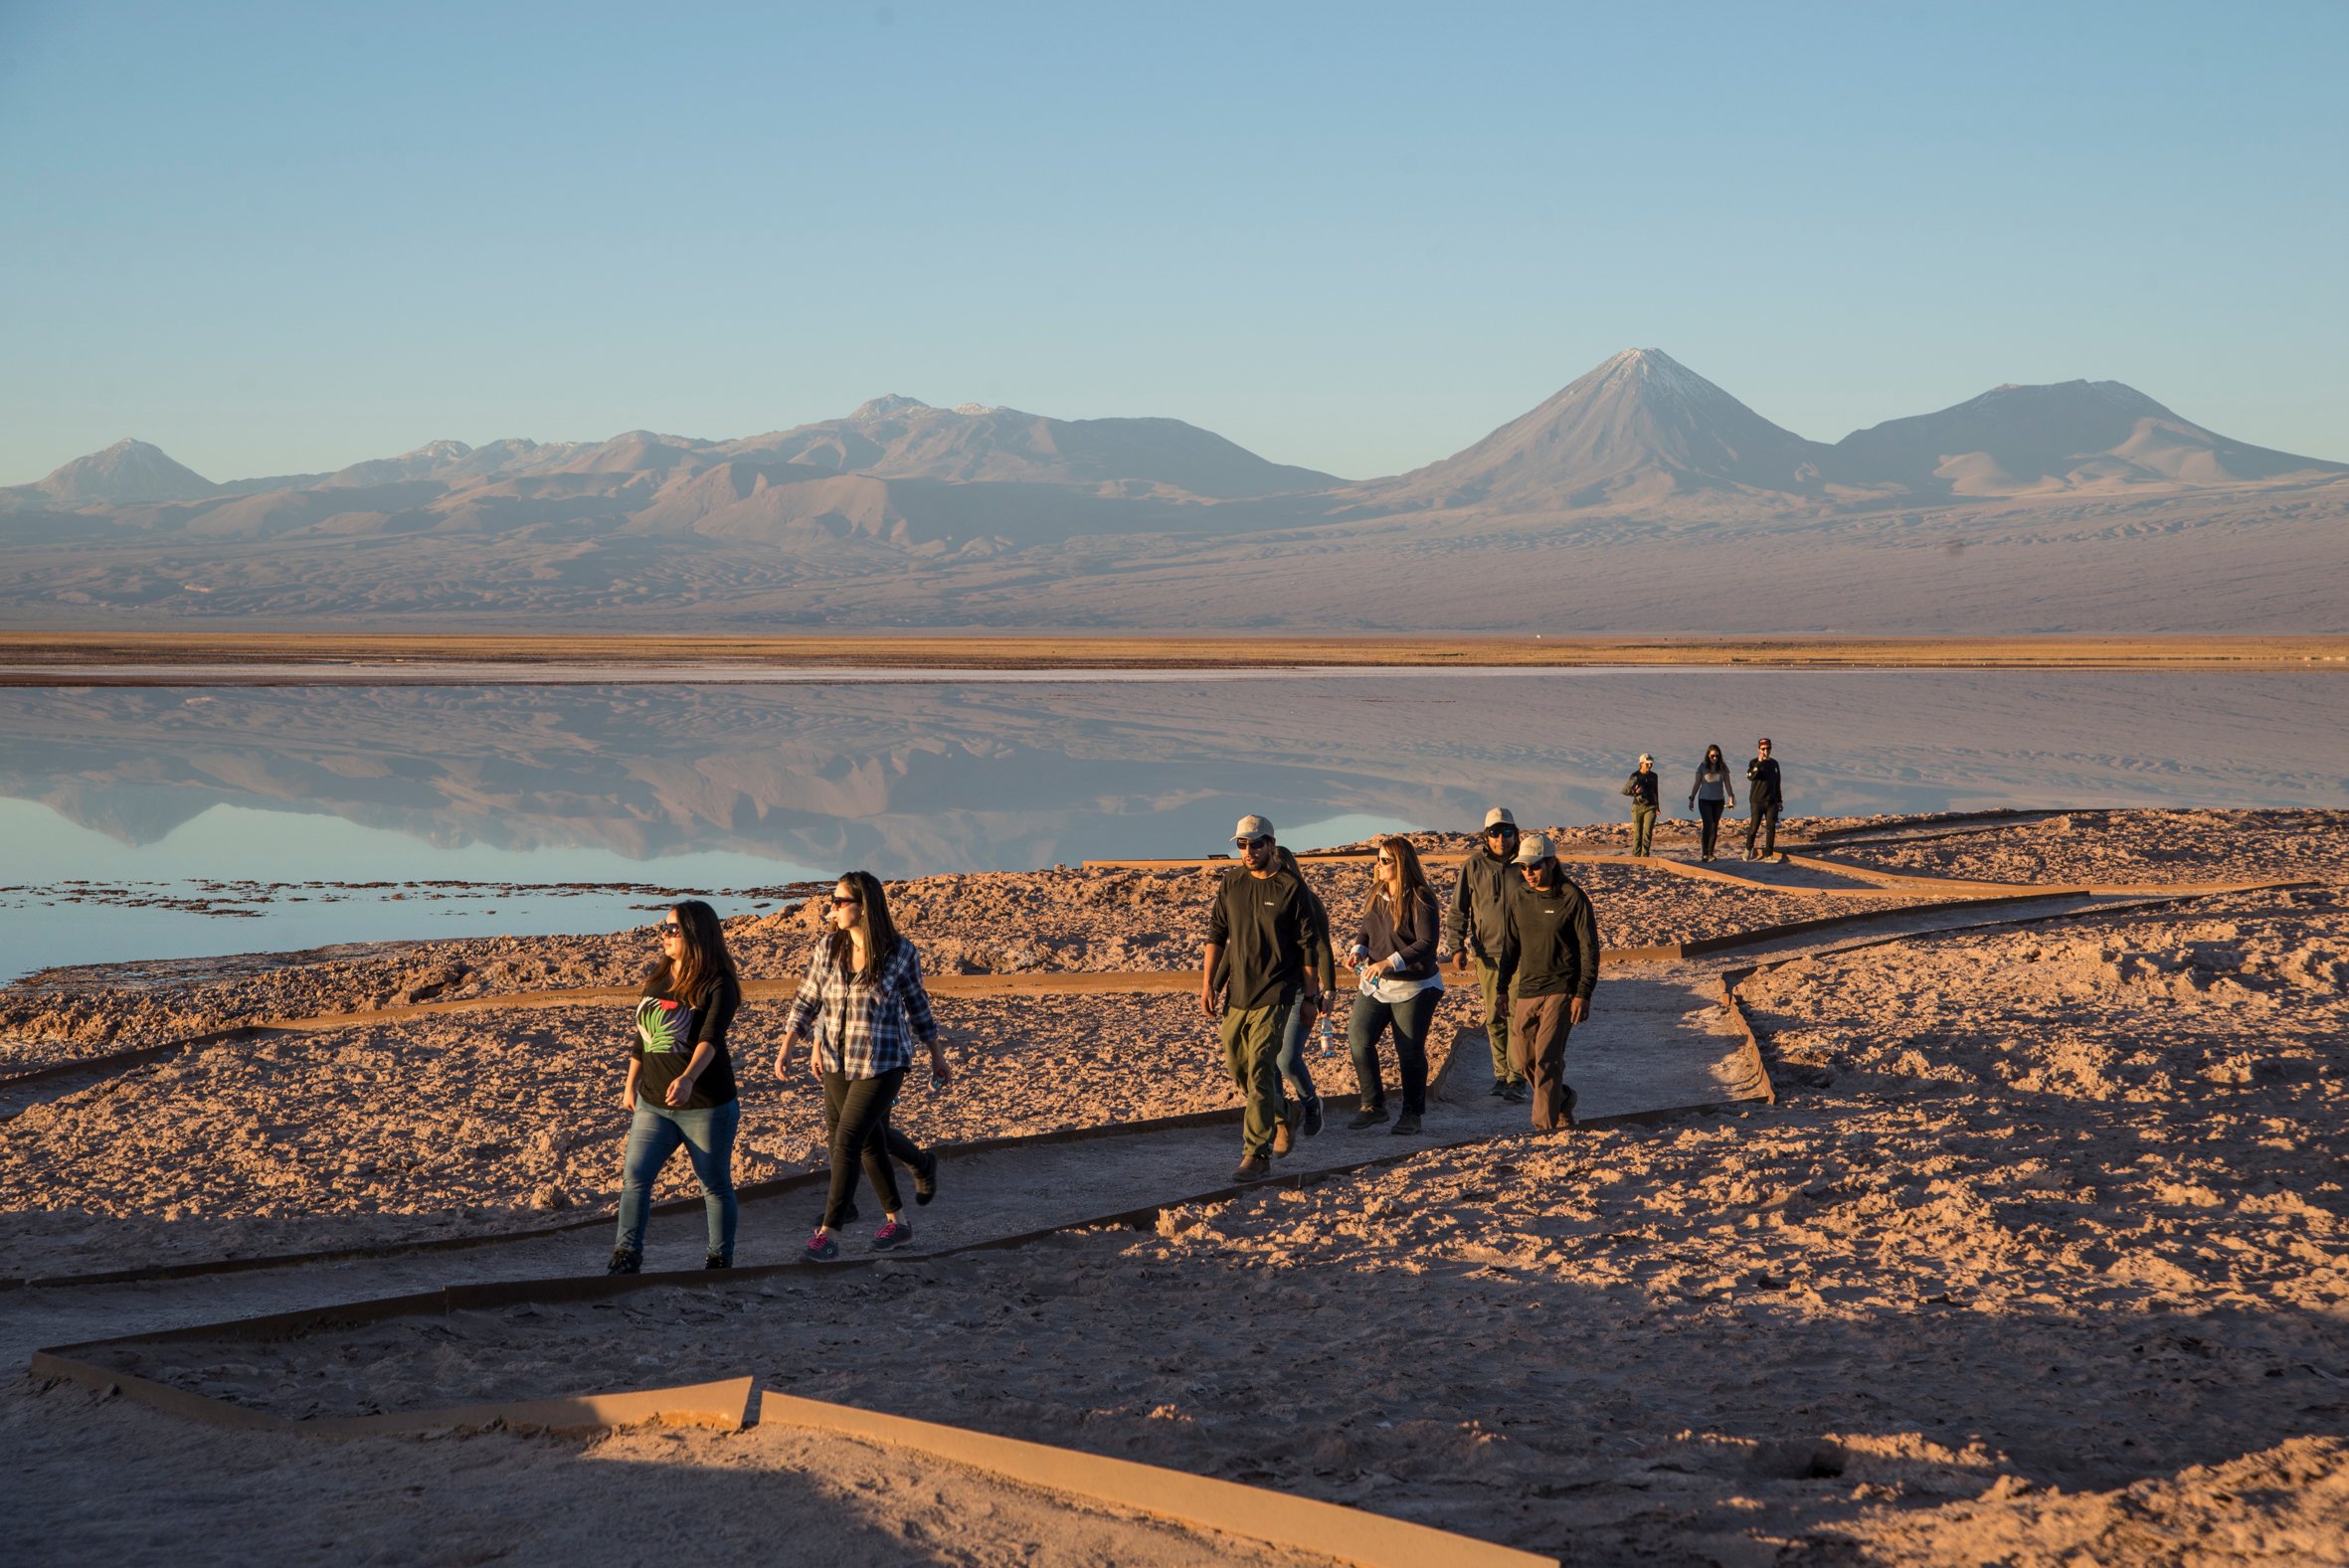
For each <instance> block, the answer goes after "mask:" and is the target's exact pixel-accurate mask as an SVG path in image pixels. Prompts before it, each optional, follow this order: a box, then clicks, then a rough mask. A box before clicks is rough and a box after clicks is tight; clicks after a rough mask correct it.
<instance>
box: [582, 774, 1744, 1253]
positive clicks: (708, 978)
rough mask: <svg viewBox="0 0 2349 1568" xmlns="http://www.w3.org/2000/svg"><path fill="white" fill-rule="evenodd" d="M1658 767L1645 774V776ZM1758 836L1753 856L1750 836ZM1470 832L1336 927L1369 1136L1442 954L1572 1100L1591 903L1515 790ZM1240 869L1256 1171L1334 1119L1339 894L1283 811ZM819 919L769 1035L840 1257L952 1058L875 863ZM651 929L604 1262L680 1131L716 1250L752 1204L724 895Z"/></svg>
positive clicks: (911, 1160)
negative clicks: (906, 1118)
mask: <svg viewBox="0 0 2349 1568" xmlns="http://www.w3.org/2000/svg"><path fill="white" fill-rule="evenodd" d="M1758 750H1759V755H1757V756H1756V757H1755V758H1754V760H1753V761H1752V762H1750V763H1748V764H1747V765H1746V769H1745V778H1746V782H1747V799H1748V801H1749V802H1750V805H1751V811H1752V815H1751V819H1750V820H1749V822H1748V824H1747V828H1746V853H1747V855H1748V857H1749V858H1760V856H1762V855H1768V854H1771V853H1773V852H1774V851H1775V849H1776V842H1777V818H1778V809H1779V805H1780V801H1781V798H1782V796H1781V794H1780V790H1779V778H1778V765H1777V763H1775V762H1774V761H1772V760H1771V758H1770V743H1769V742H1768V741H1767V740H1764V741H1762V742H1761V743H1760V744H1759V748H1758ZM1639 762H1640V766H1639V771H1638V772H1636V773H1634V774H1633V775H1632V776H1631V780H1630V782H1629V783H1628V784H1626V785H1625V786H1624V793H1626V794H1630V795H1632V796H1634V824H1633V825H1634V853H1636V854H1641V855H1645V854H1647V853H1648V852H1649V842H1650V835H1651V834H1652V831H1653V827H1654V822H1655V815H1656V793H1657V786H1656V784H1655V783H1654V781H1655V778H1656V775H1655V772H1654V763H1655V759H1654V758H1652V757H1649V756H1645V755H1643V756H1642V757H1641V758H1640V760H1639ZM1643 781H1644V783H1643ZM1690 799H1691V803H1692V805H1700V806H1704V807H1706V808H1707V809H1706V811H1705V813H1704V823H1705V831H1704V850H1703V853H1704V858H1705V859H1707V860H1711V859H1712V858H1713V854H1714V839H1715V836H1716V832H1717V828H1718V826H1719V820H1720V812H1721V810H1722V809H1723V806H1724V804H1727V805H1733V804H1735V798H1734V796H1733V795H1732V794H1731V793H1730V792H1729V789H1728V784H1727V768H1726V766H1725V765H1724V764H1723V763H1722V762H1721V754H1720V748H1719V747H1717V746H1715V747H1710V748H1708V749H1707V751H1706V754H1705V762H1704V764H1703V765H1702V766H1701V767H1700V768H1699V770H1698V774H1697V781H1696V784H1694V785H1692V787H1691V790H1690ZM1757 833H1760V834H1763V835H1764V836H1763V837H1762V838H1761V840H1760V842H1761V845H1762V847H1761V849H1760V850H1759V852H1758V854H1757V852H1756V850H1755V848H1754V845H1755V842H1756V834H1757ZM1480 838H1481V842H1480V844H1479V847H1477V848H1476V849H1474V850H1472V851H1470V852H1469V855H1468V857H1467V859H1466V860H1465V861H1464V862H1463V863H1462V865H1461V868H1460V874H1459V876H1458V878H1457V880H1455V881H1454V883H1453V885H1452V893H1451V898H1450V900H1449V902H1448V904H1444V905H1443V906H1442V907H1441V908H1439V901H1438V899H1437V896H1436V892H1435V890H1434V888H1433V887H1432V885H1431V884H1430V883H1429V881H1428V876H1427V872H1426V870H1425V868H1424V867H1423V866H1422V865H1421V864H1420V860H1419V854H1418V851H1417V850H1415V849H1414V848H1412V846H1411V843H1410V841H1409V840H1408V839H1406V838H1403V837H1401V836H1399V835H1392V836H1388V837H1383V838H1380V839H1379V840H1378V841H1377V846H1376V860H1375V864H1374V866H1373V868H1372V872H1371V880H1370V894H1369V897H1368V898H1366V899H1365V900H1364V901H1363V903H1362V906H1361V909H1360V910H1359V912H1358V913H1357V914H1356V916H1355V923H1354V927H1353V930H1352V932H1351V933H1350V934H1346V940H1347V947H1346V959H1347V962H1348V964H1349V966H1351V967H1352V968H1353V969H1354V971H1355V996H1354V1001H1353V1004H1352V1007H1351V1009H1350V1010H1349V1013H1348V1016H1347V1028H1346V1033H1347V1046H1348V1050H1349V1052H1350V1054H1351V1056H1352V1058H1353V1065H1354V1076H1355V1091H1356V1098H1355V1106H1356V1110H1355V1115H1354V1117H1353V1119H1352V1120H1351V1121H1350V1122H1349V1123H1348V1124H1347V1125H1348V1127H1349V1128H1350V1129H1352V1130H1355V1131H1360V1130H1363V1129H1367V1128H1372V1127H1377V1126H1380V1125H1382V1124H1386V1123H1388V1122H1389V1121H1390V1120H1391V1123H1392V1126H1391V1128H1390V1130H1389V1131H1390V1132H1393V1133H1394V1134H1396V1135H1403V1136H1408V1135H1411V1134H1414V1133H1417V1132H1419V1131H1420V1125H1421V1119H1422V1117H1424V1115H1425V1114H1426V1110H1427V1037H1428V1028H1429V1025H1430V1024H1431V1022H1432V1021H1433V1019H1434V1016H1435V1009H1436V1004H1437V1002H1438V1001H1440V1000H1441V999H1442V996H1443V990H1444V974H1443V964H1442V961H1441V959H1440V957H1439V954H1440V952H1441V951H1443V950H1447V949H1448V950H1449V952H1450V954H1451V959H1452V965H1453V968H1454V969H1455V970H1467V969H1469V968H1470V967H1472V966H1473V968H1474V970H1475V973H1476V979H1477V986H1478V989H1479V991H1480V992H1481V995H1482V999H1483V1018H1484V1025H1485V1033H1486V1037H1487V1039H1488V1040H1489V1041H1490V1043H1491V1047H1492V1055H1493V1087H1492V1091H1491V1092H1492V1093H1493V1094H1495V1095H1497V1096H1500V1097H1501V1098H1503V1099H1505V1100H1508V1101H1511V1102H1513V1103H1517V1104H1528V1103H1530V1104H1531V1106H1532V1117H1533V1125H1534V1126H1535V1128H1536V1129H1538V1130H1540V1131H1542V1132H1556V1131H1559V1130H1562V1129H1565V1128H1569V1127H1571V1126H1572V1125H1573V1121H1574V1103H1575V1095H1574V1091H1573V1089H1572V1087H1571V1086H1569V1085H1568V1084H1567V1083H1566V1081H1565V1056H1566V1040H1567V1036H1568V1035H1569V1033H1570V1032H1571V1031H1572V1029H1573V1027H1574V1025H1576V1024H1579V1023H1581V1022H1583V1021H1584V1020H1585V1019H1587V1018H1588V1017H1589V1016H1590V997H1591V992H1592V991H1593V990H1594V989H1595V988H1596V986H1597V984H1598V967H1599V941H1598V922H1597V918H1596V917H1595V915H1594V914H1593V913H1592V911H1591V907H1590V900H1589V898H1588V897H1587V896H1586V895H1585V894H1584V893H1583V891H1582V889H1581V888H1579V887H1577V886H1576V885H1575V883H1574V881H1573V879H1572V878H1570V877H1568V876H1567V875H1566V874H1565V870H1564V867H1563V865H1562V863H1561V861H1560V860H1559V857H1558V855H1557V852H1556V850H1555V848H1554V846H1552V844H1551V843H1550V841H1549V837H1548V835H1547V834H1544V833H1529V834H1521V833H1520V832H1519V831H1518V825H1517V818H1516V817H1515V816H1514V815H1513V814H1512V813H1511V812H1510V811H1509V809H1508V808H1507V807H1504V806H1495V807H1493V808H1492V809H1491V810H1490V811H1488V812H1486V813H1485V820H1484V827H1483V830H1482V833H1481V834H1480ZM1232 848H1233V849H1234V850H1235V851H1236V852H1237V854H1236V857H1235V858H1236V859H1237V862H1238V863H1237V864H1236V865H1233V866H1231V867H1230V868H1229V869H1227V870H1226V871H1225V872H1224V873H1223V875H1222V877H1221V878H1220V879H1219V880H1218V881H1217V883H1216V889H1215V898H1214V902H1213V903H1212V905H1211V906H1210V907H1209V910H1208V914H1207V931H1206V950H1205V953H1204V955H1203V959H1204V962H1203V965H1202V968H1201V973H1200V980H1199V995H1198V1001H1199V1007H1200V1010H1201V1011H1202V1012H1204V1013H1205V1014H1206V1015H1207V1016H1208V1017H1209V1018H1211V1019H1216V1020H1218V1027H1219V1031H1220V1036H1221V1041H1222V1046H1223V1060H1224V1068H1225V1071H1227V1072H1228V1073H1229V1074H1230V1076H1231V1080H1232V1083H1233V1084H1234V1085H1235V1086H1236V1087H1237V1088H1238V1089H1239V1090H1240V1092H1241V1094H1242V1096H1243V1097H1244V1098H1245V1102H1246V1107H1245V1110H1244V1111H1243V1112H1242V1114H1241V1124H1240V1162H1239V1165H1238V1167H1237V1168H1236V1169H1234V1170H1233V1171H1232V1178H1233V1179H1234V1180H1235V1181H1256V1180H1261V1179H1262V1178H1264V1177H1265V1176H1268V1175H1270V1174H1271V1172H1272V1160H1273V1159H1274V1158H1275V1157H1276V1156H1278V1155H1282V1154H1286V1153H1288V1152H1289V1151H1290V1150H1291V1149H1292V1148H1293V1147H1295V1145H1296V1140H1297V1139H1298V1138H1299V1137H1300V1136H1307V1137H1310V1136H1313V1135H1315V1134H1317V1133H1319V1132H1321V1131H1322V1124H1323V1106H1322V1097H1321V1094H1320V1092H1319V1091H1318V1090H1317V1089H1316V1088H1315V1087H1314V1082H1313V1074H1312V1071H1311V1069H1310V1067H1309V1066H1308V1064H1307V1061H1306V1049H1305V1045H1306V1041H1307V1039H1308V1038H1309V1036H1310V1034H1311V1031H1312V1030H1313V1027H1314V1024H1315V1021H1316V1019H1317V1018H1319V1017H1323V1016H1332V1015H1334V1014H1335V1011H1336V1005H1337V1003H1336V992H1337V977H1338V976H1337V970H1338V942H1339V938H1340V936H1341V933H1339V932H1338V931H1337V930H1335V929H1334V928H1333V926H1332V923H1331V919H1330V912H1329V909H1328V907H1327V906H1326V905H1325V904H1324V903H1323V902H1322V900H1321V898H1320V896H1319V895H1317V894H1316V893H1315V892H1314V890H1313V888H1312V886H1311V885H1310V884H1309V883H1308V882H1307V881H1306V879H1305V876H1304V874H1303V872H1301V871H1300V870H1299V869H1298V865H1297V859H1296V857H1295V856H1294V855H1293V854H1291V853H1290V852H1289V851H1288V850H1287V849H1284V848H1282V847H1281V845H1280V844H1279V843H1278V842H1277V841H1276V839H1275V837H1274V833H1273V825H1272V822H1271V821H1270V820H1269V819H1268V818H1266V817H1263V816H1261V815H1254V814H1251V815H1248V816H1244V817H1242V818H1240V821H1239V824H1238V826H1237V827H1236V828H1235V829H1234V831H1233V835H1232ZM823 926H824V930H823V934H822V936H821V937H820V938H819V939H818V940H817V941H816V944H815V949H814V952H813V954H811V955H810V957H809V960H808V972H807V974H806V976H805V977H804V978H803V979H802V980H801V982H800V987H799V991H798V993H797V994H796V995H795V996H794V997H793V998H792V1003H791V1009H790V1011H789V1013H788V1014H787V1015H786V1018H785V1021H784V1032H783V1040H782V1043H781V1045H779V1046H778V1048H777V1050H776V1053H775V1071H776V1074H777V1076H778V1077H781V1078H784V1079H785V1080H787V1081H788V1080H789V1079H790V1077H791V1076H792V1073H793V1062H794V1056H795V1051H796V1050H798V1049H799V1048H801V1047H804V1048H805V1053H806V1054H805V1059H804V1060H805V1064H806V1070H807V1071H808V1072H809V1073H810V1074H811V1075H812V1076H813V1078H814V1079H815V1080H816V1082H817V1084H818V1085H819V1086H820V1087H821V1089H822V1092H823V1116H824V1123H825V1126H826V1128H827V1129H828V1130H829V1152H830V1163H831V1181H830V1186H829V1188H828V1189H827V1191H826V1192H825V1195H824V1205H823V1211H822V1214H821V1215H820V1216H819V1218H818V1219H817V1221H816V1226H815V1232H814V1234H813V1236H812V1237H810V1238H809V1241H808V1244H807V1246H806V1247H805V1248H804V1249H803V1256H805V1257H807V1258H809V1259H811V1260H814V1261H818V1262H820V1261H824V1260H828V1259H831V1258H836V1257H838V1256H839V1250H840V1248H839V1241H838V1237H837V1234H836V1233H837V1232H838V1230H839V1228H840V1227H841V1226H842V1225H845V1224H847V1223H848V1222H849V1221H851V1220H853V1219H855V1218H856V1217H857V1209H856V1201H855V1200H856V1192H857V1181H858V1177H859V1175H860V1174H861V1176H862V1177H863V1179H864V1181H865V1182H866V1183H867V1184H869V1185H870V1186H871V1188H872V1194H873V1200H874V1201H875V1202H876V1203H877V1204H879V1206H880V1208H881V1211H882V1223H881V1225H880V1227H879V1228H878V1229H877V1230H875V1231H874V1232H873V1235H872V1247H873V1249H874V1250H875V1251H887V1250H889V1249H891V1248H895V1247H900V1246H903V1245H904V1244H905V1243H906V1242H908V1241H911V1240H912V1239H913V1227H912V1226H911V1225H909V1224H907V1223H906V1220H905V1212H904V1204H903V1199H902V1195H901V1192H900V1188H899V1186H898V1181H897V1167H898V1166H900V1165H902V1166H904V1167H905V1168H906V1170H907V1171H909V1172H910V1173H911V1174H912V1177H913V1190H914V1201H915V1202H916V1203H917V1204H923V1203H928V1202H929V1201H930V1200H931V1199H932V1198H934V1197H936V1196H937V1194H938V1164H939V1161H938V1156H937V1155H936V1154H934V1153H932V1152H930V1151H928V1150H926V1149H923V1148H921V1147H919V1146H917V1145H916V1144H915V1143H914V1142H913V1141H912V1140H911V1139H910V1138H908V1137H906V1136H905V1134H904V1133H902V1132H898V1131H897V1129H896V1128H895V1127H894V1126H893V1125H892V1124H891V1121H890V1113H891V1111H892V1110H893V1108H894V1107H895V1105H896V1103H897V1098H898V1094H899V1092H900V1090H901V1089H902V1088H903V1087H904V1084H905V1077H906V1074H907V1072H908V1071H909V1070H911V1069H912V1067H913V1065H914V1047H915V1045H916V1044H917V1043H918V1044H919V1045H921V1046H922V1047H923V1049H924V1050H925V1051H926V1053H927V1054H928V1057H929V1065H930V1081H931V1084H932V1086H933V1087H934V1088H942V1087H944V1086H945V1085H946V1084H947V1082H948V1081H949V1079H950V1078H951V1077H952V1070H951V1069H950V1067H949V1066H948V1063H947V1059H946V1053H945V1048H944V1042H943V1040H942V1039H941V1038H940V1034H939V1028H938V1022H937V1019H936V1018H935V1017H934V1016H933V1014H932V1012H931V1010H930V996H929V992H928V991H927V990H925V989H924V987H923V984H922V965H921V956H920V954H919V953H918V952H917V951H916V950H915V947H914V944H913V943H912V942H911V941H909V940H908V939H907V938H906V937H905V936H904V935H903V934H902V933H900V932H899V931H898V929H897V927H896V924H895V922H893V921H892V920H891V919H890V916H889V901H888V897H887V895H886V893H885V892H884V891H883V890H882V887H881V884H880V882H879V880H878V879H877V878H875V877H874V876H872V875H871V873H869V872H864V871H851V872H848V873H846V874H844V875H843V876H841V877H840V878H839V879H838V881H837V883H836V884H835V885H834V887H833V888H832V891H831V894H830V899H829V902H828V904H827V905H826V906H825V907H824V911H823ZM658 930H659V936H660V943H661V956H660V958H658V959H656V960H655V961H654V962H653V963H652V964H651V966H650V967H649V968H647V969H646V970H645V972H644V977H643V983H642V988H641V993H640V994H639V996H638V997H637V1001H636V1010H635V1041H634V1043H633V1044H632V1047H631V1048H630V1052H629V1066H628V1075H627V1080H626V1082H625V1084H624V1085H623V1087H622V1090H621V1104H622V1106H623V1108H624V1109H626V1110H627V1111H628V1112H629V1113H630V1116H631V1118H632V1120H631V1123H630V1126H629V1136H628V1146H627V1152H626V1154H625V1155H624V1156H623V1158H622V1162H621V1193H620V1223H619V1234H618V1236H617V1238H616V1240H615V1243H614V1247H613V1252H612V1260H611V1263H610V1265H609V1269H608V1272H610V1273H613V1274H634V1273H636V1272H638V1270H640V1269H641V1268H642V1261H643V1253H644V1232H645V1225H646V1220H647V1217H648V1215H649V1213H650V1205H651V1191H652V1184H653V1182H654V1180H655V1179H656V1178H657V1177H658V1175H659V1174H660V1169H661V1167H662V1166H663V1165H664V1164H666V1163H667V1161H668V1159H669V1157H670V1156H671V1155H672V1154H674V1153H675V1152H676V1151H677V1150H678V1149H679V1148H680V1147H681V1148H683V1149H684V1150H685V1152H686V1156H687V1158H688V1159H689V1160H690V1162H691V1164H692V1167H693V1174H694V1178H695V1180H696V1181H697V1182H698V1183H699V1185H700V1188H701V1194H702V1204H703V1209H704V1213H705V1217H706V1220H707V1225H708V1248H707V1252H706V1254H705V1257H704V1267H706V1268H710V1269H726V1268H731V1267H733V1263H734V1241H735V1230H736V1222H737V1216H738V1206H737V1203H736V1198H735V1192H734V1177H733V1160H734V1140H735V1133H736V1132H737V1130H738V1128H739V1126H740V1122H741V1105H740V1102H739V1099H738V1097H737V1091H736V1086H735V1075H734V1063H733V1058H732V1056H731V1055H730V1054H729V1052H728V1050H727V1044H726V1035H727V1031H728V1029H729V1028H730V1027H731V1025H732V1023H733V1020H734V1015H735V1013H736V1011H737V1010H738V1009H739V1008H740V1007H741V1005H742V983H741V978H740V976H739V974H738V973H737V971H736V969H735V964H734V958H733V957H732V955H731V954H729V953H728V952H727V949H726V938H725V933H724V931H723V929H722V928H721V926H720V925H719V922H718V917H717V914H716V912H715V911H714V910H712V909H711V908H710V906H709V905H708V904H706V903H704V902H703V901H701V900H699V899H688V900H686V901H685V902H683V903H680V904H678V905H676V906H675V907H673V908H672V909H671V910H670V911H669V912H668V915H667V918H666V919H665V920H664V921H663V922H662V923H661V925H660V927H659V928H658ZM1381 1041H1391V1042H1392V1048H1393V1052H1394V1059H1395V1070H1396V1073H1395V1075H1396V1086H1395V1088H1396V1096H1397V1099H1398V1101H1399V1104H1398V1105H1396V1106H1395V1108H1394V1109H1393V1111H1392V1112H1391V1117H1390V1112H1389V1108H1388V1100H1387V1087H1386V1078H1385V1073H1384V1069H1383V1067H1382V1064H1381V1062H1380V1060H1379V1045H1380V1042H1381Z"/></svg>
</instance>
